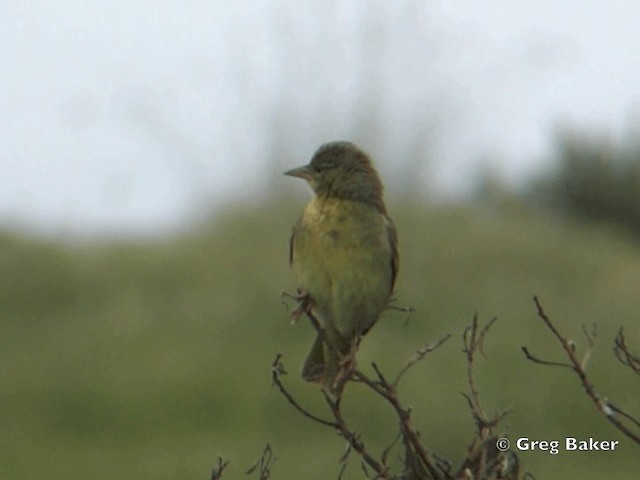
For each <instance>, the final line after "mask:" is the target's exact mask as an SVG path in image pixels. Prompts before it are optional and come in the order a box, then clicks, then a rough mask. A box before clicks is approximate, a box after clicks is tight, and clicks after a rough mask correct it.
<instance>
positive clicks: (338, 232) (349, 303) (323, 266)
mask: <svg viewBox="0 0 640 480" xmlns="http://www.w3.org/2000/svg"><path fill="white" fill-rule="evenodd" d="M391 255H392V254H391V247H390V245H389V239H388V237H387V235H386V225H385V220H384V216H383V215H382V214H381V213H380V212H379V211H378V210H377V209H376V208H374V207H371V206H369V205H366V204H363V203H362V202H351V201H346V200H334V201H330V200H326V201H324V202H319V201H318V200H317V199H314V200H313V201H311V202H310V203H309V205H308V206H307V208H306V209H305V211H304V213H303V215H302V217H301V218H300V221H299V222H298V224H297V225H296V227H295V229H294V242H293V269H294V273H295V275H296V278H297V281H298V285H299V286H300V287H301V288H302V289H304V290H305V291H307V292H308V293H309V295H310V296H311V298H312V299H313V300H314V302H315V303H316V305H317V306H318V307H319V308H320V309H321V310H324V311H325V312H326V314H327V315H329V316H331V317H333V318H334V321H336V322H337V323H341V324H344V325H340V326H339V330H347V329H349V328H352V327H350V326H349V327H348V326H347V324H349V323H350V322H351V323H353V321H354V318H353V317H358V320H359V321H357V323H360V321H361V322H362V324H361V325H360V328H361V329H365V328H368V326H369V325H370V323H371V322H373V321H375V319H376V318H377V316H378V315H379V313H380V311H381V310H382V309H383V308H384V306H385V305H386V302H387V300H388V297H389V294H390V291H391V284H392V279H391V276H392V272H391ZM342 316H344V317H345V318H344V319H342V320H340V319H339V318H338V317H342Z"/></svg>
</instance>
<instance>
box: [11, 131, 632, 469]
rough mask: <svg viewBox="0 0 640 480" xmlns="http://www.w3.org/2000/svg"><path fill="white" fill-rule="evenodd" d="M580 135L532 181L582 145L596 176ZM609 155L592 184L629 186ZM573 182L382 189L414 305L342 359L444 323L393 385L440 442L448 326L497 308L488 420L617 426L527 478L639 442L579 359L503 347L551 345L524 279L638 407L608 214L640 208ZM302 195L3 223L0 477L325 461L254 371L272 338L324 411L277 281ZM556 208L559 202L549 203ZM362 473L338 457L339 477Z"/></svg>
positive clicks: (429, 441)
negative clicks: (46, 236)
mask: <svg viewBox="0 0 640 480" xmlns="http://www.w3.org/2000/svg"><path fill="white" fill-rule="evenodd" d="M589 145H590V144H587V143H585V144H582V143H580V144H575V145H573V146H572V148H570V149H569V148H567V149H566V150H563V152H565V153H564V155H569V157H568V158H565V157H561V158H559V161H560V166H561V167H562V169H561V171H560V173H559V174H557V175H554V176H553V177H549V178H548V179H547V180H546V182H547V183H549V184H554V185H560V184H566V183H570V182H572V181H573V180H574V179H573V176H574V175H575V172H574V171H573V170H572V169H571V168H567V167H566V163H569V164H572V163H571V162H577V161H579V160H578V159H577V158H576V155H577V154H578V153H577V152H584V154H585V155H586V156H587V158H586V161H585V163H584V164H583V167H582V168H584V169H585V170H580V172H581V173H582V174H584V175H585V176H589V175H594V176H595V178H602V175H601V174H600V169H602V168H604V167H603V166H602V164H601V163H600V162H595V161H593V160H592V159H593V158H594V157H598V155H600V153H599V151H598V150H593V149H592V148H590V147H589ZM607 161H608V162H609V163H608V165H610V167H608V168H611V169H613V170H612V172H611V173H612V174H611V175H610V176H608V177H607V178H608V180H607V181H608V182H610V183H608V184H607V185H608V189H600V188H601V186H598V188H599V190H598V195H602V197H598V198H600V199H602V200H603V201H604V198H605V197H606V195H611V196H612V197H615V198H620V197H619V193H620V190H621V189H622V188H625V189H628V188H630V187H629V186H628V181H629V180H628V178H627V176H625V175H620V176H616V175H614V174H613V171H616V170H615V169H617V168H619V167H617V166H614V165H615V163H616V162H618V161H624V162H627V157H626V156H625V157H624V158H620V159H618V157H608V160H607ZM565 162H566V163H565ZM620 168H621V167H620ZM625 168H630V167H628V166H626V164H625ZM615 179H619V180H618V181H620V182H622V184H621V185H617V184H616V183H615V181H616V180H615ZM575 185H576V186H575V188H576V189H577V190H575V191H574V192H572V193H573V194H574V196H573V197H572V202H574V203H572V204H571V208H570V209H569V208H567V204H566V203H563V202H556V201H555V200H554V201H553V202H549V203H548V208H549V209H550V212H549V213H546V214H543V213H541V212H540V209H539V206H538V203H539V202H531V203H527V202H526V201H524V200H522V199H521V198H518V197H517V196H513V195H510V196H506V194H505V193H504V191H502V192H501V193H499V194H496V195H488V194H486V193H485V194H484V199H483V200H482V201H477V202H474V203H473V204H472V203H465V204H459V205H439V206H437V207H434V206H429V205H426V204H424V203H420V202H417V201H415V200H410V199H409V200H402V199H399V200H396V199H391V202H390V211H391V213H392V215H393V217H394V219H395V221H396V223H397V226H398V230H399V232H400V239H401V242H402V243H401V254H402V270H401V274H400V279H399V283H398V290H397V298H398V303H399V304H402V305H412V306H414V307H415V308H416V313H415V314H412V315H409V316H407V315H404V314H401V313H395V312H389V313H388V314H386V315H385V317H384V318H383V319H382V320H381V321H380V322H379V324H378V325H377V326H376V328H375V329H374V330H373V331H372V332H371V333H370V335H368V337H367V338H366V341H364V342H363V345H362V349H361V353H360V357H359V359H360V364H361V365H362V366H363V368H365V369H367V368H368V364H369V362H370V361H372V360H376V361H377V362H379V364H380V365H381V366H382V368H383V369H384V370H385V371H388V372H393V371H395V370H397V369H398V368H399V367H400V366H401V365H402V364H403V363H404V362H405V361H406V360H407V359H408V358H409V357H410V356H411V355H412V353H413V351H414V350H416V349H417V348H419V347H420V346H421V345H422V344H423V343H425V342H430V341H431V342H432V341H435V340H436V339H438V338H440V337H441V336H443V335H444V334H446V333H452V334H454V338H453V339H452V340H450V341H449V343H448V344H446V345H445V346H443V347H442V348H441V349H440V350H438V351H436V352H434V353H433V354H431V356H430V357H428V359H427V360H426V361H425V362H424V363H423V364H421V365H419V366H417V367H416V368H415V369H414V370H413V371H412V372H411V373H410V374H409V376H408V378H407V379H406V380H405V383H404V384H403V387H402V389H401V394H402V396H403V398H404V400H405V401H406V402H407V403H408V404H410V405H412V406H413V408H414V415H415V421H416V424H417V426H418V427H419V429H420V430H421V432H422V434H423V438H424V441H425V444H426V445H427V446H428V447H429V448H431V449H435V450H436V451H437V453H439V454H441V455H444V456H446V457H448V458H450V459H451V460H453V461H456V460H459V459H460V458H461V456H462V454H463V452H464V449H465V447H466V444H467V442H468V441H469V440H470V439H471V436H472V432H473V424H472V420H471V418H470V415H469V412H468V410H467V407H466V404H465V401H464V399H463V398H462V396H461V395H460V392H462V391H464V390H465V387H466V386H465V379H464V363H463V358H462V357H463V356H462V354H461V342H460V339H459V334H460V333H461V332H462V329H463V328H464V326H465V325H466V324H468V323H469V321H470V319H471V317H472V315H473V314H474V312H478V314H479V315H480V316H481V318H484V319H485V320H488V319H489V318H490V317H493V316H497V317H498V319H499V321H498V324H496V326H495V327H494V329H493V331H492V333H491V335H490V336H489V341H488V344H487V346H486V351H487V358H486V360H483V361H482V362H480V363H479V365H478V373H479V375H478V383H479V386H480V388H481V393H482V396H483V399H484V401H485V405H486V408H488V409H494V408H495V409H502V408H507V407H513V409H514V411H513V412H512V413H511V414H510V415H509V417H508V420H507V422H506V423H505V426H504V428H505V433H507V434H510V435H512V436H514V437H516V436H523V435H524V436H529V437H530V438H533V439H562V438H564V437H565V436H576V437H595V438H600V439H615V440H620V448H619V449H618V450H617V451H615V452H613V453H561V454H560V455H557V456H555V457H552V456H550V455H548V454H545V453H539V452H534V453H531V452H528V453H522V454H521V455H520V457H521V459H522V460H523V461H524V463H525V465H526V467H527V468H528V469H530V470H531V471H532V472H534V473H535V474H536V475H537V476H538V478H558V476H557V472H558V471H561V472H563V473H562V476H563V477H564V478H576V477H577V476H580V478H602V476H603V475H606V476H609V477H612V478H633V475H632V474H631V472H633V471H634V470H635V469H636V468H637V454H638V450H637V449H638V446H637V445H633V444H631V443H630V442H629V441H628V440H626V439H625V438H623V437H621V435H620V434H619V433H618V432H616V431H614V430H612V428H611V427H610V426H609V425H608V424H607V423H606V422H605V421H604V420H603V419H602V418H601V417H600V416H598V414H597V413H596V411H595V410H594V407H593V405H592V404H591V403H590V402H589V400H588V399H587V398H586V397H585V395H584V394H583V392H582V391H581V388H580V385H579V384H578V381H577V379H576V378H574V377H573V376H571V375H570V374H569V373H568V372H565V371H563V370H561V369H545V368H543V367H540V366H534V365H532V364H530V363H528V362H526V361H525V359H524V358H523V355H522V353H521V352H520V345H525V344H526V345H527V346H529V347H530V348H531V349H532V350H533V351H535V352H536V353H538V354H540V355H541V356H546V357H548V358H555V359H560V358H562V355H561V353H560V351H559V348H558V346H557V345H556V344H555V342H554V341H553V339H552V338H551V337H550V334H549V332H547V331H546V330H545V329H544V328H543V326H542V324H541V323H540V322H539V321H538V320H537V319H536V316H535V309H534V306H533V303H532V300H531V299H532V295H533V294H537V295H539V296H540V298H541V300H542V302H543V304H544V306H545V307H546V309H547V312H548V314H549V315H550V316H551V317H552V318H553V319H554V320H555V321H557V323H558V325H559V326H560V328H561V329H562V331H564V332H565V333H566V334H567V335H568V336H569V337H571V338H574V339H575V341H576V343H577V344H578V348H581V347H584V346H585V343H586V342H585V340H584V338H583V337H582V334H581V325H583V324H586V325H590V324H592V323H593V322H596V323H597V324H598V332H599V336H598V339H597V347H596V350H595V352H594V354H593V357H592V359H591V363H590V364H589V369H588V371H589V373H590V375H592V379H593V381H594V382H595V384H596V386H597V387H598V388H599V391H600V392H601V393H602V394H604V395H606V396H607V397H608V398H611V399H615V401H616V402H618V403H619V404H620V405H621V406H622V407H624V408H627V409H629V410H631V411H633V410H634V408H635V409H636V411H637V407H638V394H639V391H640V390H639V387H640V386H638V385H637V383H636V384H635V385H634V384H632V383H629V382H630V381H631V380H632V378H630V374H629V372H625V371H624V370H623V369H622V368H620V367H619V366H618V365H617V364H616V362H615V361H614V359H613V355H612V352H611V346H612V343H611V342H612V340H613V337H614V334H615V332H616V330H617V329H618V328H619V327H620V326H624V327H625V329H626V331H627V334H628V339H629V341H630V343H632V344H635V345H636V348H637V345H638V339H639V337H640V328H639V322H638V307H639V306H640V297H639V295H638V285H640V242H639V241H638V238H637V237H636V236H633V235H628V234H627V229H626V227H627V226H628V223H627V222H629V221H632V220H633V219H634V218H635V217H634V215H635V213H634V212H636V211H637V210H636V209H634V208H633V202H632V201H631V199H632V196H629V197H628V198H629V205H628V211H629V213H630V217H629V218H624V219H621V220H619V221H620V225H621V227H620V228H618V227H617V224H616V222H617V221H618V220H616V219H617V218H618V217H617V216H614V217H612V218H608V217H607V218H604V219H603V218H602V215H601V213H600V212H601V211H600V210H598V209H596V211H595V212H596V213H594V214H593V215H591V214H590V212H591V210H590V208H592V207H591V205H592V204H591V201H592V200H593V198H594V197H593V196H592V195H591V194H590V191H591V190H590V189H591V188H592V187H593V184H591V183H588V182H586V183H583V184H580V183H575ZM623 185H624V187H623ZM291 189H293V187H291ZM627 191H629V192H630V190H627ZM540 192H542V190H540ZM526 193H527V196H526V197H527V198H529V197H531V194H532V190H529V191H527V192H526ZM637 193H638V192H637V191H636V195H637ZM533 197H534V198H535V199H537V200H540V199H547V198H549V197H547V195H546V194H544V195H543V194H542V193H539V195H538V196H536V195H533ZM538 197H540V198H538ZM581 198H585V199H588V202H589V203H588V204H586V205H581V204H580V203H579V202H580V199H581ZM304 201H306V198H305V197H304V196H302V195H300V196H297V195H296V196H291V197H288V198H282V197H281V198H274V199H273V200H272V201H270V202H267V203H265V204H264V205H263V206H261V207H251V208H237V209H234V210H229V211H228V212H226V213H225V214H224V215H221V216H216V218H215V219H214V220H212V221H211V222H210V223H209V224H203V225H201V226H200V227H199V228H197V229H194V230H193V231H190V232H186V233H183V234H179V235H175V236H173V237H169V238H162V239H157V240H154V241H138V242H135V243H134V242H125V241H118V242H105V243H97V244H95V243H94V244H73V243H68V242H67V243H65V242H62V241H49V240H42V239H34V238H30V237H26V236H23V235H19V234H15V233H10V232H5V233H4V234H3V235H2V237H1V238H0V272H1V274H0V281H1V282H2V285H1V287H0V295H1V301H0V318H1V321H2V323H1V328H2V335H0V365H2V368H1V370H0V395H1V398H2V410H1V414H0V415H1V422H2V435H0V443H1V445H0V452H1V453H0V456H1V459H0V469H1V470H2V476H3V478H15V479H22V478H24V479H27V478H29V479H32V478H50V479H57V478H78V477H82V478H85V477H91V478H94V479H101V478H104V479H107V478H114V477H115V478H167V479H169V478H185V479H186V478H193V479H197V478H206V477H207V475H208V473H207V472H208V471H209V470H210V468H211V467H212V466H213V465H214V463H215V458H216V456H217V455H218V454H220V455H223V456H224V457H225V458H227V459H229V460H230V461H231V464H230V466H229V470H228V473H227V476H228V478H241V477H242V472H244V469H245V468H246V467H248V466H249V465H250V464H251V463H252V462H253V460H254V459H255V457H257V455H258V454H259V453H260V451H261V449H262V447H263V445H264V444H265V443H266V442H267V441H269V442H271V444H272V446H273V448H274V450H275V455H276V457H277V460H276V464H275V466H274V478H309V479H313V478H334V477H335V476H336V475H337V471H338V463H337V461H338V458H339V456H340V454H341V452H342V450H343V448H344V445H343V444H342V441H340V440H338V438H337V437H336V436H334V435H333V434H331V433H330V432H329V431H326V430H323V428H321V427H319V426H318V425H315V424H312V423H310V422H309V421H308V420H307V419H305V418H302V417H301V416H299V415H298V414H297V413H295V412H294V411H293V410H292V409H291V407H290V406H289V405H288V404H287V403H286V401H284V399H283V398H282V397H281V396H280V395H279V394H278V392H277V391H276V390H275V389H273V388H271V385H270V372H269V371H270V364H271V361H272V360H273V358H274V356H275V354H276V353H282V354H283V355H284V362H285V366H287V367H288V370H289V372H290V373H291V375H289V376H288V378H287V381H288V385H289V386H290V388H291V389H292V391H294V392H295V393H296V395H299V396H300V398H301V399H303V400H304V401H305V402H309V403H311V404H312V405H315V406H316V407H317V408H318V410H319V411H321V410H322V408H323V403H322V401H321V398H320V395H319V393H318V391H317V390H316V389H315V387H313V386H309V385H306V384H304V382H303V381H302V380H301V379H300V377H299V369H300V364H301V361H302V359H303V358H304V355H305V353H306V351H307V349H308V348H309V345H310V341H311V339H312V337H313V334H312V331H311V327H310V326H309V325H307V324H306V322H301V323H300V324H298V325H296V326H291V325H290V324H289V321H288V317H287V315H288V312H287V310H286V308H285V306H284V305H283V304H282V301H281V299H280V296H279V293H280V290H281V289H288V290H290V291H291V290H292V289H293V285H292V281H291V276H290V274H289V272H288V267H287V241H288V235H289V232H290V227H291V225H292V223H293V221H294V220H295V218H296V216H297V214H298V212H299V210H300V208H301V207H302V204H303V203H304ZM575 202H578V203H575ZM574 209H575V211H576V212H578V213H579V215H578V217H576V218H573V217H572V216H569V215H567V212H569V213H572V212H573V211H574ZM616 215H619V212H618V213H617V214H616ZM363 393H364V392H363V390H362V388H360V387H359V386H357V385H352V386H350V387H349V388H348V391H347V394H346V397H345V399H344V402H345V409H346V412H347V415H348V416H349V418H350V419H351V420H352V421H353V422H354V424H355V425H356V426H357V427H356V429H357V431H358V432H360V433H362V434H363V435H365V436H366V437H365V438H367V439H368V440H369V442H370V444H372V446H373V449H374V451H375V450H377V449H381V448H383V446H384V445H385V443H386V442H388V441H389V440H390V439H391V438H392V436H393V432H394V428H395V426H394V421H393V417H392V416H391V415H390V414H389V412H388V410H387V409H386V406H385V405H383V404H382V402H380V401H377V399H373V400H372V399H371V397H370V396H368V395H363ZM358 470H359V466H357V465H355V464H354V465H353V466H352V468H350V470H349V471H350V472H351V473H350V476H349V477H348V478H357V477H358V475H359V473H358Z"/></svg>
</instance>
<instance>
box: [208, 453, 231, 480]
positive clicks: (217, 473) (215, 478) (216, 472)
mask: <svg viewBox="0 0 640 480" xmlns="http://www.w3.org/2000/svg"><path fill="white" fill-rule="evenodd" d="M227 465H229V461H228V460H225V459H224V458H222V457H218V465H216V466H215V467H213V471H212V472H211V477H210V480H220V479H221V478H222V473H223V472H224V469H225V468H227Z"/></svg>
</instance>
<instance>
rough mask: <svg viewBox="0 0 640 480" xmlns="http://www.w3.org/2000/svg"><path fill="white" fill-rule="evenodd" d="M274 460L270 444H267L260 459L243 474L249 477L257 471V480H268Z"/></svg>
mask: <svg viewBox="0 0 640 480" xmlns="http://www.w3.org/2000/svg"><path fill="white" fill-rule="evenodd" d="M275 459H276V458H275V457H274V456H273V450H271V444H269V442H267V445H266V446H265V447H264V450H263V451H262V455H260V458H258V460H256V463H254V464H253V465H252V466H251V467H250V468H249V470H247V471H246V472H245V474H246V475H251V474H252V473H253V472H255V471H256V470H257V471H258V473H259V477H258V480H267V479H268V478H269V475H271V466H272V465H273V462H274V461H275Z"/></svg>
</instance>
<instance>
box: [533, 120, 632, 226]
mask: <svg viewBox="0 0 640 480" xmlns="http://www.w3.org/2000/svg"><path fill="white" fill-rule="evenodd" d="M555 152H556V153H555V158H554V160H555V163H556V168H555V169H554V170H553V171H552V172H550V173H548V174H547V175H546V176H545V177H542V178H541V179H538V180H537V181H535V182H534V183H533V185H532V188H531V190H530V193H531V194H532V196H533V198H534V199H535V200H536V201H537V203H540V204H542V205H544V206H545V207H548V208H550V209H552V210H554V211H556V212H560V213H563V214H569V215H572V216H575V217H579V218H583V219H586V220H593V221H598V222H603V221H604V222H607V223H611V224H614V225H617V226H620V227H623V228H625V229H627V230H630V231H631V232H633V233H634V234H635V235H637V236H639V237H640V143H634V142H631V141H627V142H623V143H618V144H616V143H615V142H614V141H612V140H611V139H608V138H606V137H602V136H601V137H597V136H594V135H578V134H575V133H566V132H565V133H563V134H561V135H559V136H558V137H557V140H556V148H555Z"/></svg>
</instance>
